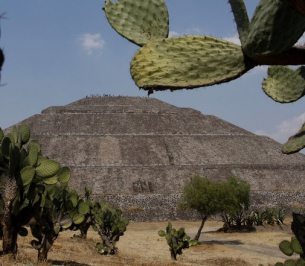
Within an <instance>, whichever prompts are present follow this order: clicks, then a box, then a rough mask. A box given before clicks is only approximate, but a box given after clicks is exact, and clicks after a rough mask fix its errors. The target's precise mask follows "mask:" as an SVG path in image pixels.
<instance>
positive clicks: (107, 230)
mask: <svg viewBox="0 0 305 266" xmlns="http://www.w3.org/2000/svg"><path fill="white" fill-rule="evenodd" d="M92 218H93V220H94V223H93V224H94V225H93V229H94V230H95V231H97V232H98V234H99V235H100V237H101V239H102V242H98V243H97V244H96V250H97V251H98V252H99V253H100V254H103V255H108V254H110V255H113V254H115V253H116V252H117V247H116V243H117V242H118V241H119V239H120V237H121V236H123V235H124V232H125V231H126V229H127V225H128V224H129V220H128V219H126V218H124V217H123V212H122V211H121V210H120V209H117V208H115V207H114V206H112V205H110V204H108V203H106V202H105V201H94V202H93V203H92Z"/></svg>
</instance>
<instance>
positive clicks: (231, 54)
mask: <svg viewBox="0 0 305 266" xmlns="http://www.w3.org/2000/svg"><path fill="white" fill-rule="evenodd" d="M229 3H230V5H231V8H232V12H233V15H234V18H235V21H236V24H237V29H238V33H239V38H240V41H241V46H239V45H236V44H234V43H231V42H228V41H225V40H222V39H219V38H214V37H208V36H183V37H172V38H168V22H169V17H168V11H167V7H166V4H165V1H164V0H148V1H137V0H118V1H117V2H112V1H111V0H107V1H106V4H105V8H104V10H105V13H106V17H107V19H108V21H109V23H110V25H111V26H112V27H113V28H114V29H115V30H116V31H117V32H118V33H119V34H120V35H122V36H123V37H125V38H127V39H128V40H129V41H131V42H133V43H135V44H137V45H139V46H140V47H141V48H140V49H139V50H138V51H137V52H136V54H135V56H134V57H133V59H132V61H131V65H130V72H131V76H132V78H133V79H134V81H135V83H136V84H137V86H138V87H139V88H142V89H144V90H148V92H149V94H150V93H153V91H163V90H180V89H193V88H198V87H204V86H211V85H214V84H220V83H223V82H229V81H231V80H233V79H236V78H239V77H240V76H241V75H243V74H245V73H246V72H247V71H249V70H250V69H252V68H254V67H256V66H259V65H272V66H271V67H270V68H269V70H268V77H267V78H266V79H265V80H264V82H263V90H264V91H265V93H266V94H267V95H268V96H269V97H271V98H272V99H274V100H275V101H278V102H281V103H288V102H293V101H296V100H298V99H300V98H301V97H303V96H304V95H305V86H304V82H305V81H304V77H305V76H304V73H303V72H304V69H303V67H300V68H299V69H297V70H294V69H291V68H289V67H287V66H286V65H302V64H304V63H305V59H304V58H305V57H304V55H305V49H304V48H302V47H294V46H293V45H294V44H295V43H296V42H297V41H298V39H299V38H300V37H301V36H302V34H303V33H304V30H305V16H304V14H305V5H304V4H303V3H302V1H291V0H272V1H270V0H260V2H259V4H258V6H257V8H256V10H255V12H254V14H253V17H252V19H251V20H250V19H249V17H248V14H247V10H246V6H245V4H244V2H243V0H229ZM303 132H304V130H303V129H301V130H300V132H298V133H297V134H296V135H295V136H293V137H292V138H291V139H290V140H289V141H288V142H287V143H286V144H285V146H284V147H283V152H284V153H294V152H297V151H299V150H300V149H302V148H303V147H304V146H305V139H304V137H303V135H304V134H303Z"/></svg>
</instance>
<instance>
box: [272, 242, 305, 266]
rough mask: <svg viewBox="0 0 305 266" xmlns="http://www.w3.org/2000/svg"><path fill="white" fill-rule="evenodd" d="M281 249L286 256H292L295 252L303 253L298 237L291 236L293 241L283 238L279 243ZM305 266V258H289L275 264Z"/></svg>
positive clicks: (276, 265)
mask: <svg viewBox="0 0 305 266" xmlns="http://www.w3.org/2000/svg"><path fill="white" fill-rule="evenodd" d="M279 248H280V250H281V251H282V252H283V253H284V254H285V255H286V256H292V255H293V254H294V253H296V254H299V255H303V249H302V247H301V244H300V242H299V241H298V239H297V238H296V237H291V241H288V240H283V241H282V242H281V243H280V245H279ZM281 265H284V266H290V265H291V266H305V260H304V259H302V258H298V259H287V260H285V262H284V263H282V262H277V263H276V264H275V266H281Z"/></svg>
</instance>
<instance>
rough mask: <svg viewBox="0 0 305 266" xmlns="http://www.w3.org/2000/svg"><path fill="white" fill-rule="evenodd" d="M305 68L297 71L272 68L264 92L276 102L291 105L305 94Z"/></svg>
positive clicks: (278, 67) (282, 67)
mask: <svg viewBox="0 0 305 266" xmlns="http://www.w3.org/2000/svg"><path fill="white" fill-rule="evenodd" d="M304 77H305V67H303V66H302V67H300V68H298V69H296V70H294V69H292V68H291V67H288V66H271V67H269V69H268V78H265V79H264V81H263V90H264V91H265V93H266V94H267V95H268V96H269V97H271V98H272V99H273V100H274V101H277V102H280V103H291V102H294V101H297V100H298V99H300V98H301V97H303V96H304V94H305V79H304Z"/></svg>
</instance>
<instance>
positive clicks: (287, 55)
mask: <svg viewBox="0 0 305 266" xmlns="http://www.w3.org/2000/svg"><path fill="white" fill-rule="evenodd" d="M252 59H253V60H254V61H255V63H256V64H257V65H281V66H286V65H305V47H292V48H290V49H289V50H288V51H286V52H283V53H281V54H277V55H261V56H256V57H252Z"/></svg>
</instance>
